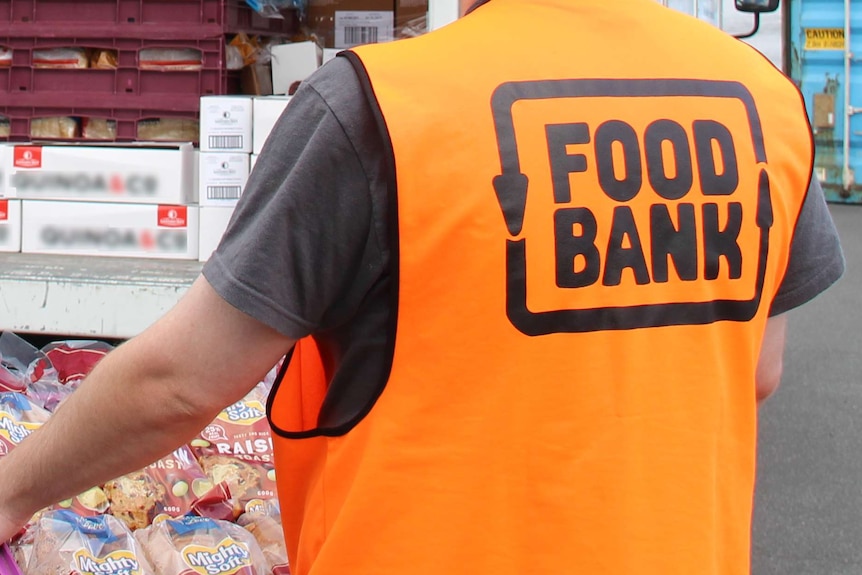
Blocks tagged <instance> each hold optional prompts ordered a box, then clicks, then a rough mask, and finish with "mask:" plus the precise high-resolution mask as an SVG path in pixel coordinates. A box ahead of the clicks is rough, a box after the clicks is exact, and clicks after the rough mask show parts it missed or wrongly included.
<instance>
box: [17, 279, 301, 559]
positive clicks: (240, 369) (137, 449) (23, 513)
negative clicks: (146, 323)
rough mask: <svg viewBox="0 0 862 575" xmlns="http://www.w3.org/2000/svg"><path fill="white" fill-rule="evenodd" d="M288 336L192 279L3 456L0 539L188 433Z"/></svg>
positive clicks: (237, 394) (275, 355)
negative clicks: (170, 306) (169, 307)
mask: <svg viewBox="0 0 862 575" xmlns="http://www.w3.org/2000/svg"><path fill="white" fill-rule="evenodd" d="M293 343H294V341H293V340H291V339H289V338H287V337H285V336H283V335H280V334H279V333H278V332H276V331H274V330H273V329H271V328H269V327H268V326H266V325H264V324H262V323H260V322H259V321H257V320H255V319H253V318H251V317H249V316H247V315H245V314H243V313H242V312H240V311H239V310H237V309H235V308H234V307H232V306H231V305H229V304H228V303H227V302H225V301H224V300H223V299H221V297H220V296H219V295H218V294H217V293H216V292H215V291H214V290H213V289H212V287H211V286H210V285H209V284H208V283H207V281H206V280H205V279H204V278H203V277H201V278H199V279H198V280H197V281H196V282H195V284H194V285H193V286H192V287H191V289H190V290H189V291H188V293H187V294H186V295H185V296H184V297H183V298H182V299H181V301H180V302H179V303H178V304H177V305H176V307H174V309H172V310H171V311H170V312H168V313H167V314H166V315H165V316H164V317H163V318H161V319H160V320H159V321H157V322H156V323H155V324H153V325H152V326H151V327H150V328H148V329H147V330H146V331H144V332H143V333H142V334H140V335H139V336H137V337H135V338H133V339H131V340H130V341H128V342H126V343H125V344H123V345H121V346H120V347H118V348H117V349H116V350H114V351H113V352H111V353H110V354H108V356H106V357H105V358H104V359H103V360H102V361H101V362H100V363H99V365H98V366H97V367H96V369H94V370H93V372H92V373H91V374H90V375H89V376H88V377H87V379H86V381H85V382H84V383H83V384H82V385H81V387H80V388H79V389H78V390H77V391H76V392H75V393H74V394H72V396H71V397H70V398H69V399H68V400H67V401H66V402H65V403H63V405H62V406H61V408H60V409H59V410H57V412H56V413H55V414H54V416H53V417H52V418H51V419H50V420H49V422H48V423H47V424H46V425H44V426H43V427H42V428H41V429H40V430H38V431H37V432H35V433H33V434H32V435H31V436H30V437H28V438H27V439H26V440H25V441H23V442H22V443H21V444H20V445H19V446H18V447H17V448H16V449H15V450H14V451H12V452H11V453H10V454H9V455H8V456H6V457H4V458H3V459H2V460H0V486H2V489H0V542H2V541H5V540H6V539H8V538H9V537H11V536H12V535H14V533H15V532H16V531H17V529H18V528H19V527H20V526H21V525H22V524H23V523H24V522H25V521H27V520H28V519H29V518H30V517H31V516H32V514H33V513H35V512H36V511H38V510H40V509H43V508H45V507H47V506H48V505H51V504H53V503H54V502H56V501H59V500H61V499H65V498H68V497H72V496H74V495H76V494H78V493H81V492H83V491H85V490H86V489H89V488H90V487H92V486H94V485H99V484H101V483H103V482H105V481H108V480H110V479H114V478H116V477H119V476H121V475H123V474H125V473H128V472H131V471H135V470H137V469H141V468H143V467H145V466H146V465H148V464H150V463H152V462H153V461H156V460H157V459H159V458H160V457H163V456H164V455H166V454H167V453H169V452H170V451H172V450H173V449H175V448H176V447H178V446H179V445H181V444H183V443H185V442H187V441H189V440H190V439H192V438H193V437H194V435H195V434H196V433H198V432H199V431H200V430H201V429H203V428H204V427H205V426H206V425H207V424H209V423H210V422H211V421H212V420H213V418H215V416H216V415H217V414H218V412H219V411H220V410H221V409H223V408H224V407H225V406H227V405H229V404H231V403H233V402H235V401H238V400H239V399H241V398H242V397H243V396H244V395H245V394H246V393H248V391H249V390H250V389H251V388H252V387H254V385H255V384H256V383H257V382H258V381H260V380H261V379H262V378H263V376H264V375H266V373H267V371H268V370H269V369H271V368H272V366H273V365H275V363H276V362H277V361H278V359H279V358H280V357H281V356H282V355H283V354H284V353H285V352H286V351H287V350H289V349H290V347H291V346H292V345H293Z"/></svg>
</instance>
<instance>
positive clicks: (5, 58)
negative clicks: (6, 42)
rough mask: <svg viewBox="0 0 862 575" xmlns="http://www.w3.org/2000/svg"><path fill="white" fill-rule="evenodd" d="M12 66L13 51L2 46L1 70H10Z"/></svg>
mask: <svg viewBox="0 0 862 575" xmlns="http://www.w3.org/2000/svg"><path fill="white" fill-rule="evenodd" d="M11 65H12V50H10V49H9V48H6V47H5V46H0V68H8V67H9V66H11Z"/></svg>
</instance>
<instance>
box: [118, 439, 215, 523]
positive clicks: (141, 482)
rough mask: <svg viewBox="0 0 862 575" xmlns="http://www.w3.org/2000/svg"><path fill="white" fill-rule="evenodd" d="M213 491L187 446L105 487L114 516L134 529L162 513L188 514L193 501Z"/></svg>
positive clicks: (210, 483) (175, 515)
mask: <svg viewBox="0 0 862 575" xmlns="http://www.w3.org/2000/svg"><path fill="white" fill-rule="evenodd" d="M212 488H213V484H212V482H211V481H210V480H209V479H208V478H207V476H206V474H205V473H204V472H203V470H202V469H201V467H200V465H198V462H197V461H196V460H195V458H194V455H193V454H192V451H191V449H189V448H188V447H187V446H183V447H180V448H179V449H177V450H176V451H174V452H173V453H171V454H170V455H168V456H167V457H163V458H162V459H160V460H158V461H157V462H155V463H153V464H151V465H149V466H148V467H146V468H144V469H142V470H140V471H137V472H135V473H130V474H128V475H124V476H123V477H119V478H117V479H114V480H112V481H109V482H108V483H106V484H105V485H104V490H105V493H106V494H107V496H108V500H109V501H110V505H111V507H110V509H111V514H112V515H113V516H114V517H117V518H119V519H121V520H122V521H123V522H124V523H125V524H126V526H127V527H129V528H130V529H132V530H135V529H142V528H144V527H147V526H148V525H150V524H151V523H152V522H153V520H154V519H155V518H156V517H157V516H158V515H161V514H166V515H168V516H170V517H178V516H180V515H184V514H186V513H188V512H189V511H190V510H191V508H192V504H193V503H194V501H195V500H196V499H197V498H198V497H201V496H203V495H204V494H206V493H207V492H208V491H210V490H211V489H212Z"/></svg>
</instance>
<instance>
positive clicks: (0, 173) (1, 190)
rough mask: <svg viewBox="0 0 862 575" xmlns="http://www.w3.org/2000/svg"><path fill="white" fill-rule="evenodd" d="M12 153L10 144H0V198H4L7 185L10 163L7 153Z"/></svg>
mask: <svg viewBox="0 0 862 575" xmlns="http://www.w3.org/2000/svg"><path fill="white" fill-rule="evenodd" d="M11 153H12V146H10V145H9V144H0V198H6V197H8V196H7V191H6V187H7V186H8V181H7V180H8V175H9V168H10V167H11V163H10V162H9V160H8V158H9V154H11Z"/></svg>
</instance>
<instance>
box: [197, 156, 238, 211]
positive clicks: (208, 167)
mask: <svg viewBox="0 0 862 575" xmlns="http://www.w3.org/2000/svg"><path fill="white" fill-rule="evenodd" d="M199 161H200V172H199V175H198V182H199V185H200V188H199V190H198V198H199V203H200V205H201V206H235V205H236V203H237V201H238V200H239V198H240V196H241V195H242V191H243V189H244V188H245V183H246V181H247V180H248V172H249V154H243V153H225V152H201V154H200V159H199Z"/></svg>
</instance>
